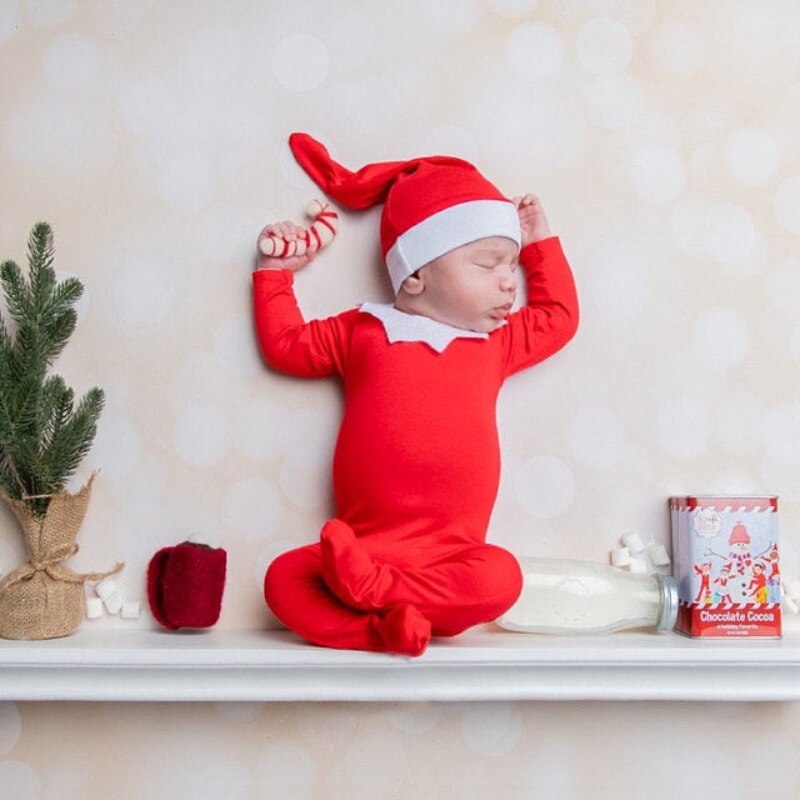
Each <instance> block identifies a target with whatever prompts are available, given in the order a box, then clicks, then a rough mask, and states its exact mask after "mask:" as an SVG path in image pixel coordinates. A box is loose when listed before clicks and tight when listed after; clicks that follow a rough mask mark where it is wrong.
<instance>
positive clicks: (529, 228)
mask: <svg viewBox="0 0 800 800" xmlns="http://www.w3.org/2000/svg"><path fill="white" fill-rule="evenodd" d="M514 205H515V206H516V207H517V213H518V214H519V225H520V228H522V247H525V245H528V244H530V243H531V242H539V241H541V240H542V239H549V238H550V237H551V236H552V235H553V234H552V233H551V231H550V226H549V225H548V224H547V217H545V215H544V209H543V208H542V204H541V203H540V202H539V198H538V197H537V196H536V195H535V194H526V195H523V196H522V197H515V198H514Z"/></svg>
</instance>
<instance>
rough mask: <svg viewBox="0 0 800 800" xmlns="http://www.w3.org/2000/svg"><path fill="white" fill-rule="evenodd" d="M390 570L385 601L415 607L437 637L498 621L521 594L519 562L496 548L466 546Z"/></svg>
mask: <svg viewBox="0 0 800 800" xmlns="http://www.w3.org/2000/svg"><path fill="white" fill-rule="evenodd" d="M387 569H388V572H389V574H390V575H391V578H392V580H391V590H390V591H389V592H388V594H387V595H386V596H385V597H384V601H385V602H386V601H388V602H389V603H392V602H406V603H410V604H412V605H414V606H416V608H417V609H418V610H419V611H420V612H421V613H422V615H423V616H424V617H426V618H427V619H428V620H430V623H431V626H432V628H433V635H434V636H455V635H456V634H458V633H461V632H462V631H465V630H467V628H471V627H473V626H474V625H480V624H482V623H484V622H491V621H492V620H495V619H497V618H498V617H499V616H500V615H501V614H503V613H505V612H506V611H508V609H509V608H511V606H512V605H513V604H514V603H515V602H516V600H517V598H518V597H519V595H520V593H521V591H522V572H521V570H520V567H519V564H518V563H517V560H516V559H515V558H514V556H512V555H511V553H509V552H508V551H507V550H504V549H503V548H501V547H497V546H496V545H491V544H476V545H472V546H470V547H466V548H465V549H464V550H461V551H460V552H457V553H454V554H451V555H449V556H448V557H447V558H446V559H445V560H443V561H439V562H436V563H433V564H431V565H429V566H426V567H418V568H416V569H413V568H412V569H408V570H406V569H397V568H396V567H392V566H391V565H388V566H387ZM392 573H393V574H392Z"/></svg>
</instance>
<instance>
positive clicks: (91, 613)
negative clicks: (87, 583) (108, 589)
mask: <svg viewBox="0 0 800 800" xmlns="http://www.w3.org/2000/svg"><path fill="white" fill-rule="evenodd" d="M102 616H103V601H102V600H101V599H100V598H99V597H87V598H86V619H99V618H100V617H102Z"/></svg>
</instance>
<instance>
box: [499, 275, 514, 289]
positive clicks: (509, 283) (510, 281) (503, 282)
mask: <svg viewBox="0 0 800 800" xmlns="http://www.w3.org/2000/svg"><path fill="white" fill-rule="evenodd" d="M500 288H501V289H502V290H503V291H504V292H515V291H516V290H517V276H516V273H513V272H508V273H506V274H505V275H502V276H501V277H500Z"/></svg>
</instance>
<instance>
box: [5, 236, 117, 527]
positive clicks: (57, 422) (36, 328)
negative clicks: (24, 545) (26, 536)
mask: <svg viewBox="0 0 800 800" xmlns="http://www.w3.org/2000/svg"><path fill="white" fill-rule="evenodd" d="M54 259H55V248H54V245H53V232H52V229H51V228H50V226H49V225H48V224H47V223H46V222H40V223H37V224H36V225H35V226H34V228H33V230H32V231H31V234H30V236H29V238H28V277H27V279H26V278H25V276H24V275H23V273H22V270H21V269H20V268H19V267H18V266H17V265H16V264H15V263H14V262H13V261H5V262H3V263H2V265H0V285H1V286H2V290H3V295H4V299H5V303H6V308H7V309H8V314H9V316H10V317H11V319H12V320H13V321H14V323H15V330H14V331H13V333H12V331H11V330H10V329H9V327H8V325H7V324H6V322H5V320H3V319H2V317H0V488H2V490H3V491H5V492H6V493H7V494H8V495H10V496H11V497H14V498H17V499H26V498H30V499H26V502H27V503H28V505H29V507H30V508H31V510H32V511H33V512H34V513H36V514H39V515H42V514H44V513H45V512H46V510H47V506H48V505H49V499H48V498H46V497H34V496H35V495H51V494H55V493H57V492H59V491H61V490H62V489H63V488H64V484H65V483H66V481H67V480H69V478H70V477H71V476H72V475H73V474H74V472H75V470H76V469H77V467H78V464H79V463H80V461H81V460H82V459H83V458H84V457H85V455H86V454H87V453H88V451H89V448H90V447H91V445H92V442H93V441H94V437H95V435H96V433H97V422H98V419H99V417H100V413H101V412H102V409H103V403H104V395H103V392H102V390H101V389H98V388H93V389H90V390H89V391H88V392H87V393H86V394H85V395H84V396H83V398H82V399H81V400H80V402H79V403H78V405H77V407H76V406H75V396H74V392H73V391H72V389H70V388H68V387H67V386H66V385H65V383H64V381H63V380H62V379H61V378H60V377H59V376H57V375H51V376H49V377H48V376H47V370H48V368H49V367H51V366H52V364H53V362H54V361H55V359H56V358H57V357H58V356H59V355H60V354H61V352H62V350H63V349H64V347H65V346H66V344H67V342H68V340H69V338H70V337H71V336H72V333H73V332H74V330H75V325H76V323H77V314H76V312H75V304H76V303H77V302H78V300H79V299H80V297H81V295H82V293H83V284H82V283H81V282H80V281H79V280H78V279H77V278H67V279H65V280H63V281H61V282H60V283H59V282H57V281H56V275H55V270H54V269H53V262H54Z"/></svg>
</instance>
